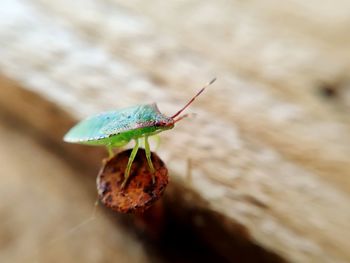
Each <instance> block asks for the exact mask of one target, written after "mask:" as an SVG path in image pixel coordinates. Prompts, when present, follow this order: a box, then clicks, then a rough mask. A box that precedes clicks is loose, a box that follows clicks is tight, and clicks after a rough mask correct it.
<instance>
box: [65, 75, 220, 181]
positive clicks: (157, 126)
mask: <svg viewBox="0 0 350 263" xmlns="http://www.w3.org/2000/svg"><path fill="white" fill-rule="evenodd" d="M214 81H215V79H213V80H212V81H210V82H209V83H208V84H207V85H205V86H204V87H203V88H202V89H201V90H200V91H199V92H198V93H197V94H196V95H195V96H194V97H193V98H192V99H191V100H190V101H189V102H188V103H187V104H186V105H185V106H184V107H183V108H182V109H181V110H179V111H178V112H177V113H175V114H174V115H173V116H171V117H168V116H165V115H164V114H162V113H161V112H160V111H159V109H158V107H157V105H156V104H155V103H153V104H144V105H137V106H133V107H128V108H124V109H120V110H115V111H109V112H104V113H101V114H97V115H95V116H91V117H88V118H87V119H85V120H83V121H81V122H79V123H78V124H77V125H76V126H74V127H73V128H72V129H71V130H69V131H68V133H67V134H66V135H65V136H64V141H66V142H70V143H80V144H87V145H95V146H99V145H100V146H102V145H104V146H106V147H107V149H108V151H109V154H110V156H112V155H113V151H112V149H113V148H114V147H122V146H124V145H126V144H127V143H129V142H130V141H131V140H135V146H134V148H133V150H132V152H131V154H130V157H129V161H128V164H127V167H126V170H125V174H124V181H123V183H122V188H123V187H124V186H125V184H126V182H127V180H128V177H129V174H130V169H131V165H132V162H133V160H134V158H135V156H136V154H137V151H138V148H139V140H140V139H144V142H145V152H146V158H147V162H148V165H149V168H150V170H151V172H152V173H153V172H154V167H153V164H152V160H151V150H150V147H149V142H148V137H149V136H152V135H155V134H157V133H160V132H162V131H165V130H168V129H172V128H173V127H174V125H175V123H176V122H178V121H179V120H181V119H183V118H185V117H187V115H186V114H185V115H182V116H179V115H180V114H181V113H182V112H183V111H184V110H185V109H186V108H187V107H188V106H189V105H190V104H191V103H192V102H193V101H194V100H195V98H196V97H198V96H199V95H200V94H201V93H202V92H203V91H204V89H205V88H206V87H207V86H208V85H210V84H212V83H213V82H214ZM178 116H179V117H178ZM153 180H154V177H153Z"/></svg>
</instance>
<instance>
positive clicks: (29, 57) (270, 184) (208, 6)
mask: <svg viewBox="0 0 350 263" xmlns="http://www.w3.org/2000/svg"><path fill="white" fill-rule="evenodd" d="M6 3H7V8H6V9H4V10H2V11H0V12H1V13H0V15H1V16H2V17H5V19H4V21H6V23H4V24H2V25H1V27H0V41H1V43H3V48H2V49H1V50H0V66H1V72H2V74H3V76H5V77H3V78H2V79H1V85H2V87H1V90H0V93H1V97H0V99H1V105H2V106H3V107H4V108H6V109H7V110H8V111H12V112H15V113H17V115H21V112H20V107H21V106H20V105H22V103H23V102H24V101H26V103H27V104H28V110H26V112H30V109H31V108H30V107H32V108H33V112H35V106H36V104H34V103H30V98H29V99H28V100H26V99H27V98H23V97H22V98H21V96H20V95H18V94H19V93H20V92H18V90H21V89H25V90H27V91H28V90H29V91H31V92H33V93H35V94H39V95H40V97H41V98H42V99H43V100H44V101H46V102H51V103H54V104H55V105H56V107H57V109H61V111H64V112H65V113H66V114H61V113H60V114H55V115H54V116H55V117H57V121H59V122H60V123H61V122H62V125H60V128H59V130H60V132H58V133H57V136H56V134H55V136H51V137H50V136H49V137H50V138H51V140H52V141H53V142H56V143H57V142H59V141H60V139H61V135H62V134H61V133H63V131H64V130H66V129H67V128H68V126H69V124H70V123H71V121H72V119H80V118H82V117H84V116H86V115H88V114H91V113H94V112H98V111H101V110H105V109H109V108H118V107H123V106H127V105H132V104H137V103H143V102H149V101H159V102H160V103H159V104H160V108H161V110H162V111H164V112H166V113H168V114H169V115H170V114H171V113H173V112H175V111H176V110H177V109H178V108H179V107H181V105H183V104H184V103H185V101H186V99H187V98H189V97H190V96H191V95H192V94H193V93H194V92H195V91H196V89H197V88H196V87H200V86H201V84H202V83H203V82H205V81H206V80H209V79H210V78H211V77H212V75H213V74H214V73H216V74H217V75H218V77H219V81H218V82H217V83H216V86H215V87H212V88H210V89H209V90H208V91H207V92H206V94H204V95H203V96H202V97H201V99H200V100H199V101H198V102H196V104H195V105H193V107H192V111H194V112H197V113H198V117H197V118H195V119H190V120H187V121H183V122H182V123H179V124H178V125H177V127H176V129H175V130H174V131H172V132H167V133H164V135H162V137H163V138H164V139H163V143H162V146H161V149H160V150H159V154H160V156H162V158H163V159H164V160H165V161H166V163H168V165H169V168H170V170H171V172H172V176H173V178H174V181H173V183H174V185H176V189H177V190H178V191H180V192H183V191H185V189H186V191H189V192H190V193H191V194H195V195H198V196H200V198H201V199H202V200H204V204H205V205H200V204H199V203H198V204H196V202H195V203H194V204H193V205H194V206H196V205H197V206H198V207H201V209H207V211H213V212H215V213H219V214H220V215H221V216H223V217H224V218H225V219H226V222H228V223H227V229H226V230H227V231H228V233H231V235H232V236H234V235H239V232H237V231H235V230H233V231H230V225H231V226H232V225H235V224H239V225H241V226H242V227H243V228H244V229H246V230H247V231H248V232H249V234H250V235H249V238H248V239H249V240H250V242H252V243H254V244H258V245H259V246H261V247H262V248H264V249H266V250H270V251H273V252H275V253H277V254H278V255H280V256H282V257H283V258H284V259H286V260H290V261H294V262H345V261H347V260H348V259H349V258H350V254H349V251H348V246H347V240H348V238H349V237H350V232H349V230H347V229H349V223H348V222H350V220H349V219H350V211H349V208H348V205H347V204H348V203H349V195H348V193H349V191H350V180H349V177H348V176H347V175H349V174H350V160H349V158H348V156H350V137H349V136H348V134H349V132H350V125H349V124H350V122H349V118H348V117H347V116H348V113H349V105H350V103H349V101H350V99H349V98H350V96H349V95H348V94H349V89H348V88H347V87H348V86H347V84H346V83H347V82H346V81H347V80H346V78H345V77H346V76H345V75H344V72H346V70H347V69H348V68H349V64H350V62H349V61H350V60H349V59H348V58H349V57H348V56H349V54H348V53H346V50H347V49H346V45H345V44H344V42H343V41H337V39H334V38H332V37H333V36H334V35H336V36H338V35H339V36H342V38H343V39H344V41H347V40H349V36H348V34H347V33H346V32H347V31H346V28H344V27H343V26H339V27H336V26H337V25H338V24H339V25H343V23H344V21H343V20H342V19H339V20H338V22H337V21H333V20H332V24H331V25H329V27H326V26H325V23H326V22H324V20H322V19H320V17H322V16H324V15H325V14H326V13H325V11H324V10H323V9H322V8H321V7H320V12H321V11H322V12H321V15H317V14H316V13H315V14H312V13H310V12H311V11H310V9H307V10H309V11H307V12H308V13H307V15H305V16H302V17H303V19H304V20H298V19H296V17H295V14H298V12H299V11H300V10H303V7H304V5H302V4H301V2H298V1H295V2H291V3H290V5H291V6H290V8H284V7H283V6H282V5H281V4H279V5H276V2H274V1H267V2H266V3H267V4H266V6H264V8H263V9H262V11H261V14H259V15H257V10H260V9H258V8H260V7H261V5H259V4H258V3H256V2H252V3H250V4H247V5H244V4H240V5H234V6H230V5H228V6H226V5H225V6H223V5H224V1H219V2H218V3H216V4H214V3H211V2H205V4H203V3H202V2H200V3H199V2H196V1H193V2H192V4H189V3H187V4H184V3H183V4H175V2H174V3H173V4H164V6H162V5H160V4H159V3H158V2H157V1H154V3H158V4H159V5H153V7H156V8H155V9H152V8H148V7H146V6H145V5H142V7H144V8H145V9H140V7H139V6H138V5H139V4H140V3H141V2H138V1H130V2H128V3H127V4H126V3H121V2H118V1H89V2H88V4H86V2H85V1H84V3H83V2H82V1H75V2H74V3H70V1H60V2H56V1H28V2H26V3H20V2H16V1H7V2H6ZM339 3H344V1H340V0H339ZM344 5H345V4H344ZM224 7H225V8H224ZM161 8H165V9H164V10H166V11H167V12H165V11H164V12H163V11H162V12H157V11H160V10H161ZM76 10H80V12H77V11H76ZM106 10H108V12H107V11H106ZM141 10H146V11H145V12H143V11H141ZM281 10H282V11H283V12H282V14H284V15H285V16H286V17H287V18H288V19H287V20H286V21H284V20H283V21H284V22H283V21H282V20H281V21H280V20H278V21H279V22H280V23H276V14H277V13H278V12H279V11H281ZM342 10H345V9H342ZM349 10H350V9H349ZM192 12H197V13H196V14H197V15H194V16H191V15H190V14H192ZM337 12H344V15H343V16H341V17H343V19H345V20H346V14H347V13H346V12H345V11H340V10H338V9H336V10H334V12H333V13H331V14H333V15H334V16H336V14H338V13H337ZM164 14H167V15H164ZM219 14H220V17H221V19H220V20H219V21H218V20H216V18H217V17H218V15H219ZM252 14H254V15H252ZM312 15H313V16H312ZM175 18H176V19H175ZM176 20H177V22H174V21H176ZM309 21H311V22H312V26H308V27H305V28H303V29H300V25H304V24H305V25H309V23H308V22H309ZM294 22H295V23H294ZM238 23H239V24H238ZM337 23H338V24H337ZM237 24H238V25H239V26H238V25H237ZM208 28H209V29H210V32H208V30H209V29H208ZM333 28H337V30H336V31H335V32H334V31H333V30H332V29H333ZM14 29H15V30H14ZM182 29H183V30H184V31H182ZM283 30H286V31H288V32H292V33H291V34H286V33H284V32H283ZM311 30H313V31H315V32H318V33H315V34H312V35H310V34H309V31H311ZM211 32H213V34H214V35H213V37H208V34H209V35H210V33H211ZM226 32H227V33H226ZM333 39H334V40H333ZM272 40H273V41H272ZM291 52H292V53H291ZM320 61H326V62H327V63H317V62H320ZM8 78H11V79H12V80H11V81H8V80H7V79H8ZM342 78H345V81H344V82H340V84H339V85H338V86H339V87H338V89H339V90H338V91H337V93H340V95H339V96H338V95H336V96H335V97H329V98H327V97H322V95H320V93H321V92H320V90H319V89H320V87H319V86H318V83H319V82H320V81H323V82H327V83H330V84H333V83H337V82H339V79H342ZM11 83H12V84H11ZM13 83H17V84H18V85H17V84H16V85H17V86H18V89H15V88H13V86H16V85H13ZM15 90H17V92H15ZM10 97H11V100H9V99H8V98H10ZM14 101H16V102H17V104H16V106H14V105H13V102H14ZM37 109H41V108H37ZM39 112H41V111H40V110H39ZM38 116H39V114H38ZM49 116H50V113H48V116H47V117H45V118H41V117H40V118H37V119H36V121H35V120H34V119H35V116H34V117H33V120H31V121H30V123H33V125H35V126H36V127H37V129H38V130H41V132H42V134H43V135H42V136H46V135H44V134H47V133H46V132H45V130H47V129H49V130H50V129H51V127H52V129H53V130H55V128H54V127H56V126H50V125H55V123H57V122H56V119H55V120H53V119H52V118H50V117H49ZM67 119H68V120H69V121H67ZM44 120H45V122H46V121H47V123H48V124H47V125H46V126H40V125H37V123H41V122H42V121H44ZM66 148H68V146H67V147H66ZM78 158H80V157H78ZM81 158H84V156H83V157H81ZM188 160H192V163H193V164H194V165H193V168H192V175H193V180H192V184H191V187H190V189H188V188H187V187H186V185H188V181H186V164H187V161H188ZM182 198H183V199H178V200H179V201H183V202H184V203H185V202H186V198H185V195H183V196H182ZM180 204H181V202H180ZM180 204H179V205H180ZM184 207H185V206H184ZM339 211H341V212H339ZM204 220H205V219H204ZM215 223H216V224H221V222H220V220H217V221H215ZM225 225H226V224H225ZM214 243H215V242H214ZM213 245H215V244H213ZM218 249H219V248H218Z"/></svg>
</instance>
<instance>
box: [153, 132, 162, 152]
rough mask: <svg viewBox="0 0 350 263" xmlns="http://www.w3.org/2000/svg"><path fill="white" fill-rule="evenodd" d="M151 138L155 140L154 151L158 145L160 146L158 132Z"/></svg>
mask: <svg viewBox="0 0 350 263" xmlns="http://www.w3.org/2000/svg"><path fill="white" fill-rule="evenodd" d="M152 138H154V140H155V141H156V148H155V151H157V150H158V149H159V146H160V136H159V135H158V134H156V135H154V136H153V137H152Z"/></svg>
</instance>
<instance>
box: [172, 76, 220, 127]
mask: <svg viewBox="0 0 350 263" xmlns="http://www.w3.org/2000/svg"><path fill="white" fill-rule="evenodd" d="M215 80H216V78H213V79H212V80H211V81H210V82H208V83H207V84H205V85H204V87H203V88H201V89H200V91H198V93H197V94H196V95H194V96H193V98H192V99H190V101H189V102H187V104H186V105H185V106H183V107H182V109H181V110H179V111H178V112H176V113H175V114H174V115H173V116H171V118H172V119H174V118H176V117H177V116H179V115H180V114H181V112H183V111H184V110H185V109H186V108H187V107H188V106H190V105H191V103H192V102H193V101H194V100H195V99H196V98H197V97H198V96H199V95H201V93H202V92H203V91H204V90H205V89H206V88H207V87H208V86H210V85H211V84H213V83H214V82H215ZM187 116H188V115H187V114H186V115H184V116H182V117H180V118H179V119H177V120H176V121H175V122H177V121H179V120H181V119H183V118H186V117H187Z"/></svg>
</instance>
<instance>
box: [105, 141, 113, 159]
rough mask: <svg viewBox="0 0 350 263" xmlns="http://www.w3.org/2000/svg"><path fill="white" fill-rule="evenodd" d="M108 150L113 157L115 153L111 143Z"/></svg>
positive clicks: (110, 156)
mask: <svg viewBox="0 0 350 263" xmlns="http://www.w3.org/2000/svg"><path fill="white" fill-rule="evenodd" d="M107 151H108V154H109V158H112V157H113V155H114V152H113V148H112V145H110V144H109V145H107Z"/></svg>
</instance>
